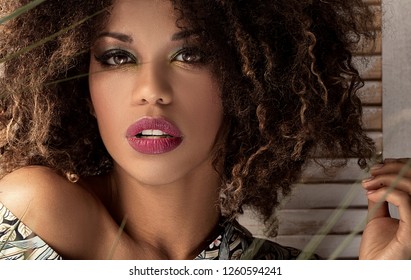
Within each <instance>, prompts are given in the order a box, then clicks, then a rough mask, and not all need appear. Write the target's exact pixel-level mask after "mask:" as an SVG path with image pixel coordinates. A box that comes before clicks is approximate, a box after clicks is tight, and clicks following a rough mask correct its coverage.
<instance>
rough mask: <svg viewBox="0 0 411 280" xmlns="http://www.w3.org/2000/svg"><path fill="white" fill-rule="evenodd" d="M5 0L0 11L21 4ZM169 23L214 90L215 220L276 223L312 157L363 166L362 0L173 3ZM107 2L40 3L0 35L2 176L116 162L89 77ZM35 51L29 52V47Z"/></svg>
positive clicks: (91, 169) (94, 171)
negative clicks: (195, 48)
mask: <svg viewBox="0 0 411 280" xmlns="http://www.w3.org/2000/svg"><path fill="white" fill-rule="evenodd" d="M9 2H10V1H7V0H1V1H0V7H2V9H3V11H2V13H3V14H7V13H10V12H11V11H13V10H15V9H16V8H18V7H19V6H21V5H24V4H27V3H28V2H30V1H29V0H20V1H12V2H13V3H9ZM171 2H172V3H173V5H174V8H175V11H176V13H177V15H178V20H177V22H176V24H177V25H178V26H179V27H180V28H181V29H187V30H189V31H190V32H195V34H197V35H198V38H199V41H200V46H202V47H203V51H204V53H205V54H206V55H207V57H208V60H209V63H210V65H212V69H213V73H214V75H215V78H216V79H217V80H218V82H219V83H220V85H221V88H222V96H221V98H222V102H223V106H224V118H225V120H224V126H225V131H224V137H225V139H226V141H224V143H222V144H221V145H219V146H218V147H216V155H215V160H214V165H215V166H219V167H221V166H222V168H218V171H219V173H220V175H221V178H222V185H221V205H220V206H221V211H222V214H223V215H224V216H226V217H228V218H234V217H236V216H237V215H238V214H240V213H242V211H243V208H244V207H250V208H252V209H255V210H257V212H258V213H259V214H260V218H261V219H262V220H263V221H264V222H265V223H266V225H267V227H268V228H269V232H268V233H269V234H271V235H275V234H276V226H275V223H276V219H275V218H274V219H272V215H273V213H274V212H275V209H276V208H277V207H278V205H279V202H280V200H281V197H283V196H284V195H287V194H289V193H290V191H291V185H292V183H294V182H295V181H296V180H297V178H298V177H299V176H300V174H301V171H302V168H303V166H304V163H305V162H306V161H307V159H308V158H309V157H310V156H312V155H313V154H314V153H315V151H316V150H320V151H321V153H322V154H323V155H325V156H327V157H340V158H348V157H355V158H359V163H360V166H362V167H364V166H365V164H366V161H365V160H366V159H367V158H370V157H371V155H373V153H374V144H373V142H372V140H371V139H370V138H368V137H367V136H366V134H365V132H364V130H363V128H362V121H361V116H362V109H361V102H360V100H359V98H358V97H357V95H356V92H357V90H358V89H359V88H360V87H361V86H362V85H363V81H362V80H361V77H360V76H359V73H358V71H357V69H356V68H355V67H354V65H353V63H352V52H353V50H354V49H355V48H358V43H359V41H360V38H362V37H365V38H369V39H372V38H373V34H372V32H370V31H369V23H370V21H371V20H372V14H371V12H370V11H369V9H368V7H367V6H366V5H365V4H364V3H363V2H362V1H361V0H328V1H321V0H276V1H272V0H252V1H250V0H211V1H209V0H207V1H204V0H171ZM111 5H112V3H111V1H109V0H88V1H82V0H64V1H60V0H53V1H46V2H44V3H42V4H40V5H39V6H38V7H36V8H34V9H32V10H30V11H29V12H27V13H25V14H23V15H21V16H19V17H17V18H15V19H13V20H10V21H8V22H7V23H6V24H5V25H4V26H3V30H1V32H0V62H1V63H2V64H3V72H4V73H3V77H2V78H1V79H0V91H1V101H0V107H1V109H0V110H1V114H0V147H1V150H0V152H1V157H0V166H1V169H0V177H2V176H4V175H5V174H7V173H8V172H11V171H13V170H15V169H17V168H19V167H22V166H27V165H33V164H36V165H44V166H49V167H52V168H54V169H55V170H57V171H58V172H60V173H61V174H63V175H66V176H68V177H69V178H72V179H73V178H74V179H75V178H76V176H90V175H98V174H103V173H106V172H108V171H110V170H111V168H112V159H111V157H110V155H109V154H108V153H107V151H106V149H105V148H104V145H103V144H102V140H101V138H100V136H99V133H98V128H97V123H96V120H95V118H94V117H93V116H92V115H91V114H90V99H89V92H88V81H87V77H86V76H87V71H88V64H89V48H90V46H91V45H92V42H93V40H94V35H95V31H96V30H99V29H101V28H102V27H103V26H104V23H105V19H107V18H108V15H109V12H110V7H111ZM33 44H34V45H33Z"/></svg>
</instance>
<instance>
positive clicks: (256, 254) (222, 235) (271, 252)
mask: <svg viewBox="0 0 411 280" xmlns="http://www.w3.org/2000/svg"><path fill="white" fill-rule="evenodd" d="M215 233H216V234H215V235H214V237H213V238H212V239H211V240H210V243H209V245H208V246H207V247H206V248H205V249H204V250H203V251H202V252H201V253H200V254H199V255H198V256H197V257H196V258H195V259H196V260H240V259H243V260H247V259H259V260H292V259H296V258H297V257H298V255H299V254H300V251H299V250H297V249H295V248H292V247H284V246H281V245H279V244H277V243H274V242H271V241H268V240H265V239H259V238H254V237H253V236H252V235H251V233H250V232H249V231H248V230H247V229H245V228H244V227H242V226H241V225H240V224H238V223H237V222H236V221H234V222H227V221H222V222H221V223H219V225H218V228H217V229H216V231H215ZM313 258H318V256H314V257H313ZM61 259H63V258H62V257H61V256H60V255H59V254H58V253H57V252H56V251H54V250H53V249H52V248H51V247H50V246H49V245H48V244H47V243H46V242H44V241H43V240H42V239H41V238H40V237H39V236H37V235H36V234H35V233H34V232H33V231H32V230H31V229H30V228H28V227H27V226H26V225H24V224H23V223H22V222H21V221H20V220H19V219H18V218H17V217H16V216H14V215H13V214H12V213H11V212H10V211H9V210H8V209H7V208H6V207H5V206H4V205H3V204H1V203H0V260H61Z"/></svg>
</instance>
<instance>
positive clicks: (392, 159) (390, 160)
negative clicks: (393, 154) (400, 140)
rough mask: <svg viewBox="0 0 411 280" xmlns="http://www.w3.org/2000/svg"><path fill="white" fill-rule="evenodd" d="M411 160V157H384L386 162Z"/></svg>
mask: <svg viewBox="0 0 411 280" xmlns="http://www.w3.org/2000/svg"><path fill="white" fill-rule="evenodd" d="M410 161H411V158H386V159H384V163H389V162H402V163H409V162H410Z"/></svg>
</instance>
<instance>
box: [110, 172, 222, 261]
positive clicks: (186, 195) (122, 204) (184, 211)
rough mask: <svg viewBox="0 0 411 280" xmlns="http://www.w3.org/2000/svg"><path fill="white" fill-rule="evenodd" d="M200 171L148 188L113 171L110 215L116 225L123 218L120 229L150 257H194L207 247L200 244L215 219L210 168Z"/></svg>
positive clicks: (215, 195) (215, 187)
mask: <svg viewBox="0 0 411 280" xmlns="http://www.w3.org/2000/svg"><path fill="white" fill-rule="evenodd" d="M200 174H201V175H198V174H195V175H193V176H190V177H189V178H185V179H184V180H181V181H179V182H174V183H171V184H168V185H162V186H148V185H143V184H141V183H138V182H136V181H134V180H133V179H131V178H129V177H128V176H126V175H125V174H123V173H122V171H119V170H117V169H115V171H114V172H113V174H112V178H113V184H114V185H115V188H114V189H115V190H116V195H115V197H114V201H115V209H113V210H114V218H115V219H116V221H117V223H119V224H120V223H121V222H122V220H123V219H124V218H126V219H127V223H126V226H125V228H124V232H125V233H126V234H127V235H128V236H129V237H130V238H131V239H132V240H133V241H134V242H136V243H138V244H139V246H144V244H146V247H147V250H150V251H151V253H154V255H157V256H159V257H160V258H167V259H192V258H194V257H195V256H196V255H197V254H198V253H200V252H201V250H202V249H203V247H205V246H206V245H208V244H204V242H205V240H207V239H208V238H210V234H211V233H212V232H213V229H214V228H215V227H216V225H217V223H218V220H219V217H220V213H219V208H218V188H219V183H220V181H219V177H218V175H217V173H216V172H215V171H214V170H209V171H208V172H200ZM142 244H143V245H142ZM148 248H150V249H148ZM153 250H154V251H155V252H153Z"/></svg>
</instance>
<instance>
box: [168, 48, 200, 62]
mask: <svg viewBox="0 0 411 280" xmlns="http://www.w3.org/2000/svg"><path fill="white" fill-rule="evenodd" d="M171 60H172V61H178V62H184V63H188V64H194V63H201V62H203V61H204V54H203V53H202V52H201V51H200V50H198V49H195V48H184V49H181V50H179V51H178V52H177V53H176V54H175V55H174V56H173V57H172V59H171Z"/></svg>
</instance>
